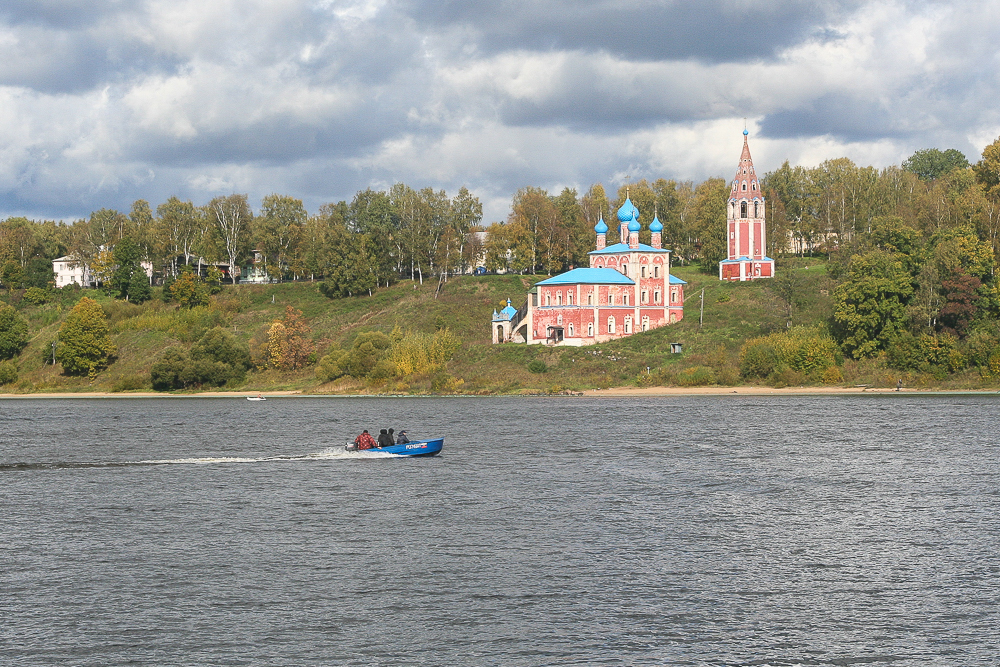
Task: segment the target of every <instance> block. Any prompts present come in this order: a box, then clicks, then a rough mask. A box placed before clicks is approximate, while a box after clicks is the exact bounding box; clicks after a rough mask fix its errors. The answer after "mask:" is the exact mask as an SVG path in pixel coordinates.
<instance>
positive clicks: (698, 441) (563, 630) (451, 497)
mask: <svg viewBox="0 0 1000 667" xmlns="http://www.w3.org/2000/svg"><path fill="white" fill-rule="evenodd" d="M998 412H1000V397H988V396H947V397H940V396H928V397H917V396H886V395H882V396H852V397H800V398H799V397H780V398H762V397H752V398H751V397H736V396H724V397H683V398H629V399H611V398H608V399H589V398H587V399H584V398H566V399H339V398H335V399H322V398H316V399H313V398H287V399H272V400H269V401H267V402H263V403H254V402H248V401H244V400H242V399H233V398H224V399H222V398H219V399H200V398H199V399H195V398H190V399H177V398H175V399H108V400H40V399H32V400H4V401H0V663H2V664H4V665H18V666H21V665H24V666H35V665H81V666H90V665H125V664H128V665H498V666H500V665H502V666H508V665H855V664H864V665H894V666H904V665H905V666H909V665H922V666H923V665H995V664H997V661H998V658H997V656H1000V640H998V639H997V635H998V632H997V629H998V628H1000V611H998V603H1000V585H998V575H1000V553H998V552H1000V512H998V510H1000V477H998V473H1000V469H998V464H997V455H998V444H997V443H998V442H1000V419H998V417H997V415H998ZM389 426H393V427H395V428H396V429H397V430H398V429H399V428H407V430H408V431H410V433H411V436H417V437H431V436H441V435H443V436H445V438H446V439H445V448H444V451H443V453H442V455H441V456H439V457H435V458H428V459H409V460H407V459H400V458H390V457H386V456H365V455H363V454H353V455H345V454H344V453H343V451H342V445H343V443H344V442H346V441H347V440H348V439H349V438H353V436H354V435H355V434H356V433H357V432H358V431H359V430H360V429H361V428H369V429H371V428H376V429H377V428H383V427H389Z"/></svg>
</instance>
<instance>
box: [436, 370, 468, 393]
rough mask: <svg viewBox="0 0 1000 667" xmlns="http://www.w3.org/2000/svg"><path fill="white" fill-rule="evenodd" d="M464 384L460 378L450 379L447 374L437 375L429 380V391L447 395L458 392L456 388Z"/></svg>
mask: <svg viewBox="0 0 1000 667" xmlns="http://www.w3.org/2000/svg"><path fill="white" fill-rule="evenodd" d="M463 384H465V380H463V379H462V378H456V377H452V376H451V375H448V374H447V373H439V374H437V375H435V376H434V377H433V378H432V379H431V391H434V392H437V393H439V394H447V393H452V392H455V391H458V388H459V387H461V386H462V385H463Z"/></svg>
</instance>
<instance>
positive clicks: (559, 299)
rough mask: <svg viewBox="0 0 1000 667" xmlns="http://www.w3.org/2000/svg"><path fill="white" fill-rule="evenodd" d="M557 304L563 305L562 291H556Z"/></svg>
mask: <svg viewBox="0 0 1000 667" xmlns="http://www.w3.org/2000/svg"><path fill="white" fill-rule="evenodd" d="M556 305H557V306H561V305H562V292H556Z"/></svg>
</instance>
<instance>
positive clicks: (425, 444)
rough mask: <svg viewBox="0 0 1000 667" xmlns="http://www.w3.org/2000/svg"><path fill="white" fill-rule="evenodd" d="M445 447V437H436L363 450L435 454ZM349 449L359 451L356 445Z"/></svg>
mask: <svg viewBox="0 0 1000 667" xmlns="http://www.w3.org/2000/svg"><path fill="white" fill-rule="evenodd" d="M443 447H444V438H434V439H432V440H413V441H411V442H407V443H405V444H401V445H390V446H389V447H377V448H375V449H367V450H362V451H368V452H385V453H386V454H395V455H396V456H434V455H435V454H438V453H440V452H441V449H442V448H443ZM346 449H347V451H349V452H351V451H357V448H356V447H354V446H348V447H347V448H346Z"/></svg>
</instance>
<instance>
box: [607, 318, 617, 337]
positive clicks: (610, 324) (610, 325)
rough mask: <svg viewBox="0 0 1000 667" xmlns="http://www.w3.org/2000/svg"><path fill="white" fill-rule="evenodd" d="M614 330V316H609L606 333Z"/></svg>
mask: <svg viewBox="0 0 1000 667" xmlns="http://www.w3.org/2000/svg"><path fill="white" fill-rule="evenodd" d="M614 332H615V318H614V317H609V318H608V333H614Z"/></svg>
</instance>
